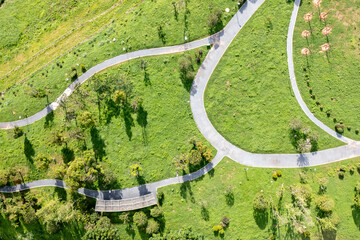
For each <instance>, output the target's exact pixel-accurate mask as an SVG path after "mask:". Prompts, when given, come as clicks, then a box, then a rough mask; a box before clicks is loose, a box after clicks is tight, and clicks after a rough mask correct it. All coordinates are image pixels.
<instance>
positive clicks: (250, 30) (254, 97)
mask: <svg viewBox="0 0 360 240" xmlns="http://www.w3.org/2000/svg"><path fill="white" fill-rule="evenodd" d="M273 9H277V12H276V17H275V16H274V11H273ZM292 9H293V5H292V3H286V2H277V1H273V0H269V1H266V2H265V3H264V4H263V5H262V7H261V8H260V9H259V10H258V11H257V12H256V13H255V14H254V16H253V17H252V19H250V21H249V22H248V23H247V24H246V25H245V26H244V29H242V30H241V32H240V33H239V35H238V36H237V37H236V39H235V40H234V42H233V43H232V45H231V46H230V47H229V49H228V50H227V52H226V53H225V55H224V57H223V58H222V60H221V61H220V63H219V65H218V67H217V68H216V70H215V72H214V74H213V76H212V78H211V79H210V82H209V84H208V87H207V90H206V96H205V106H206V109H207V113H208V116H209V118H210V120H211V122H212V123H213V124H214V126H215V128H216V129H217V130H218V131H219V132H220V134H222V135H223V136H224V137H225V138H227V139H228V140H229V141H230V142H232V143H233V144H235V145H237V146H238V147H240V148H242V149H244V150H247V151H250V152H259V153H294V152H296V151H297V149H296V144H295V143H294V141H293V139H294V136H293V134H291V131H290V127H289V122H290V120H291V119H292V118H294V117H297V118H300V119H301V120H302V121H303V123H304V124H305V125H308V126H310V128H311V129H312V131H313V132H317V133H318V135H319V141H318V145H317V149H318V150H321V149H326V148H331V147H336V146H340V145H342V143H341V142H339V141H338V140H336V139H333V138H332V137H331V136H329V135H327V134H326V133H324V132H323V131H322V130H321V129H319V128H318V127H317V126H316V125H314V124H313V123H312V122H311V121H310V120H308V119H307V117H306V116H305V114H304V113H303V112H302V110H301V109H300V107H299V106H298V103H297V101H296V99H295V97H294V96H293V93H292V90H291V86H290V80H289V75H288V70H287V56H286V37H287V28H288V24H289V19H290V15H291V11H292ZM313 150H315V149H313Z"/></svg>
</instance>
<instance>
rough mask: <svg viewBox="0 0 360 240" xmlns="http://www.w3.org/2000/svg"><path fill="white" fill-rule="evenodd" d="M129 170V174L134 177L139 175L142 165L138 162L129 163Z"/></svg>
mask: <svg viewBox="0 0 360 240" xmlns="http://www.w3.org/2000/svg"><path fill="white" fill-rule="evenodd" d="M130 172H131V175H133V176H135V177H139V176H140V174H141V172H142V167H141V165H140V164H138V163H135V164H133V165H130Z"/></svg>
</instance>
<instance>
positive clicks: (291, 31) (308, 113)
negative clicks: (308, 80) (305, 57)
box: [287, 0, 354, 143]
mask: <svg viewBox="0 0 360 240" xmlns="http://www.w3.org/2000/svg"><path fill="white" fill-rule="evenodd" d="M300 2H301V0H295V5H294V10H293V13H292V15H291V20H290V25H289V32H288V36H287V55H288V67H289V75H290V81H291V87H292V89H293V91H294V93H295V97H296V100H297V101H298V103H299V105H300V107H301V109H302V110H303V111H304V113H305V114H306V116H308V118H310V119H311V121H313V122H314V123H315V124H316V125H317V126H319V127H320V128H321V129H322V130H324V131H325V132H327V133H328V134H330V135H331V136H333V137H335V138H337V139H339V140H340V141H343V142H345V143H351V142H354V140H352V139H349V138H347V137H344V136H342V135H341V134H339V133H337V132H335V131H334V130H332V129H331V128H329V127H328V126H326V125H325V124H324V123H322V122H321V121H320V120H318V119H317V118H316V117H315V116H314V114H312V112H311V111H310V110H309V108H308V107H307V106H306V104H305V102H304V100H303V99H302V97H301V94H300V91H299V88H298V86H297V83H296V78H295V72H294V62H293V37H294V30H295V24H296V17H297V14H298V11H299V6H300ZM298 54H300V53H298Z"/></svg>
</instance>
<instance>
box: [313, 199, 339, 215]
mask: <svg viewBox="0 0 360 240" xmlns="http://www.w3.org/2000/svg"><path fill="white" fill-rule="evenodd" d="M315 203H316V207H317V208H318V209H319V210H320V211H321V212H323V213H329V212H332V210H333V209H334V207H335V202H334V200H333V199H332V198H330V197H329V196H327V195H321V196H318V197H317V198H316V200H315Z"/></svg>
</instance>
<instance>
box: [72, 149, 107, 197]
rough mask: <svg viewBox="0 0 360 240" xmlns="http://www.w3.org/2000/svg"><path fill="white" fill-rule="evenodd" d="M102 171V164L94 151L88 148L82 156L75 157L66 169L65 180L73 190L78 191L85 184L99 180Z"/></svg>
mask: <svg viewBox="0 0 360 240" xmlns="http://www.w3.org/2000/svg"><path fill="white" fill-rule="evenodd" d="M101 173H103V170H102V167H101V165H99V164H98V163H97V162H96V160H95V158H94V156H93V154H92V152H91V151H90V150H87V151H84V153H83V156H82V157H77V158H75V160H74V161H72V162H71V163H70V164H69V167H68V169H67V170H66V177H65V182H66V184H67V185H68V186H69V187H70V188H71V189H72V190H73V191H76V190H77V189H79V188H80V187H82V186H84V185H85V184H90V183H92V182H94V181H95V180H97V178H98V176H99V174H101Z"/></svg>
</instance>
